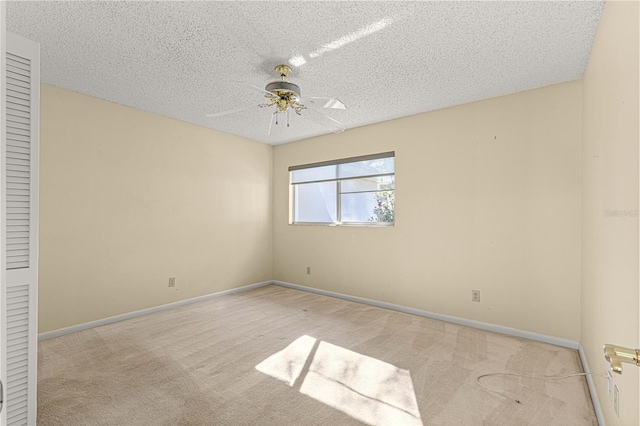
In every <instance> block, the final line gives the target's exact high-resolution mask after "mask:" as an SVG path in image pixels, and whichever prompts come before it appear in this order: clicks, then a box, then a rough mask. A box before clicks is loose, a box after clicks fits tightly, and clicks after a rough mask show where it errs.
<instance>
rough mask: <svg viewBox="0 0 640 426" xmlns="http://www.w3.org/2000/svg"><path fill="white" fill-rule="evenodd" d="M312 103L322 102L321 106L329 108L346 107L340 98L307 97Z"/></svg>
mask: <svg viewBox="0 0 640 426" xmlns="http://www.w3.org/2000/svg"><path fill="white" fill-rule="evenodd" d="M308 99H309V100H310V101H311V102H312V103H314V104H322V107H323V108H331V109H347V106H346V105H345V104H344V102H342V101H341V100H340V99H337V98H324V97H313V96H312V97H309V98H308Z"/></svg>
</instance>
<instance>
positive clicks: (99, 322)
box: [38, 281, 272, 340]
mask: <svg viewBox="0 0 640 426" xmlns="http://www.w3.org/2000/svg"><path fill="white" fill-rule="evenodd" d="M269 284H272V282H271V281H262V282H259V283H255V284H249V285H245V286H242V287H236V288H232V289H229V290H223V291H219V292H217V293H211V294H205V295H204V296H198V297H194V298H191V299H185V300H178V301H177V302H172V303H167V304H166V305H160V306H154V307H153V308H147V309H141V310H139V311H133V312H129V313H126V314H122V315H116V316H113V317H108V318H103V319H99V320H96V321H91V322H86V323H84V324H78V325H72V326H71V327H65V328H60V329H58V330H53V331H47V332H45V333H40V334H39V335H38V340H45V339H52V338H54V337H60V336H64V335H65V334H70V333H75V332H76V331H82V330H88V329H90V328H94V327H100V326H102V325H107V324H112V323H114V322H119V321H124V320H128V319H131V318H136V317H140V316H143V315H148V314H152V313H154V312H159V311H164V310H167V309H172V308H177V307H178V306H183V305H189V304H191V303H197V302H202V301H205V300H209V299H215V298H217V297H222V296H226V295H228V294H234V293H240V292H243V291H247V290H252V289H254V288H259V287H264V286H266V285H269Z"/></svg>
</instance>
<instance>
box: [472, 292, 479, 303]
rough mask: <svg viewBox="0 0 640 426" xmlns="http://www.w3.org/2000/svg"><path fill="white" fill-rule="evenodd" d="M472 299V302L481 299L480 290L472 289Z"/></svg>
mask: <svg viewBox="0 0 640 426" xmlns="http://www.w3.org/2000/svg"><path fill="white" fill-rule="evenodd" d="M471 301H472V302H479V301H480V290H471Z"/></svg>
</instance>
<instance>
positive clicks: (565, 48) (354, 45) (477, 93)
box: [7, 1, 603, 145]
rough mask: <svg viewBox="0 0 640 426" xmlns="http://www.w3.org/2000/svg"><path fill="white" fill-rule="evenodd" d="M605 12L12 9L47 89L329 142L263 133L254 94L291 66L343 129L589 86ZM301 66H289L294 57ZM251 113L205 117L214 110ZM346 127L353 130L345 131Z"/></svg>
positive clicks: (589, 6) (419, 6)
mask: <svg viewBox="0 0 640 426" xmlns="http://www.w3.org/2000/svg"><path fill="white" fill-rule="evenodd" d="M602 8H603V2H601V1H558V2H556V1H525V2H515V1H499V2H490V1H470V2H454V1H445V2H395V1H394V2H351V1H341V2H191V1H182V2H174V1H161V2H139V1H117V2H84V1H83V2H30V1H29V2H7V26H8V29H9V31H11V32H14V33H17V34H20V35H22V36H25V37H27V38H29V39H32V40H36V41H38V42H40V44H41V52H42V54H41V61H42V65H41V69H42V71H41V73H42V81H43V82H44V83H47V84H51V85H54V86H58V87H62V88H65V89H69V90H73V91H77V92H81V93H85V94H87V95H91V96H95V97H98V98H102V99H107V100H109V101H112V102H117V103H119V104H123V105H128V106H131V107H134V108H138V109H141V110H145V111H150V112H154V113H157V114H160V115H164V116H167V117H172V118H176V119H179V120H183V121H186V122H189V123H194V124H197V125H200V126H204V127H208V128H211V129H216V130H220V131H223V132H227V133H232V134H235V135H238V136H242V137H245V138H248V139H253V140H256V141H261V142H265V143H268V144H273V145H275V144H280V143H286V142H291V141H296V140H300V139H305V138H309V137H312V136H316V135H320V134H324V133H329V132H330V130H329V129H327V128H325V127H323V126H320V125H319V124H317V123H316V122H314V121H311V120H309V118H308V117H305V116H302V117H296V116H293V117H291V127H289V128H286V127H284V126H283V125H282V123H280V125H278V126H277V127H274V129H273V131H272V134H271V135H270V136H268V135H267V131H268V128H269V123H270V118H271V113H270V111H269V110H267V109H262V108H259V107H258V106H257V105H258V104H260V103H262V102H263V100H264V98H262V97H261V95H260V93H258V92H257V91H252V90H248V89H247V88H246V87H242V86H238V85H236V84H233V83H232V81H241V82H247V83H251V84H253V85H255V86H259V87H264V86H265V84H266V83H268V82H270V81H272V80H276V79H277V78H276V77H277V76H276V74H275V72H274V67H275V66H276V65H278V64H280V63H286V64H289V65H291V66H292V68H293V71H292V74H291V75H290V76H289V80H290V81H293V82H295V83H296V84H298V85H299V86H300V87H301V89H302V97H303V101H304V102H308V101H309V100H308V99H306V101H305V99H304V98H305V97H307V96H319V97H322V96H327V97H336V98H338V99H340V100H341V101H342V102H344V103H345V104H346V105H347V107H348V109H347V110H337V109H324V110H323V111H324V112H325V113H326V114H327V115H329V116H331V117H333V118H334V119H336V120H339V121H340V122H342V123H344V125H345V126H346V128H347V129H350V128H354V127H358V126H363V125H366V124H371V123H376V122H381V121H385V120H390V119H393V118H397V117H403V116H407V115H412V114H417V113H421V112H425V111H431V110H435V109H440V108H445V107H449V106H453V105H459V104H463V103H467V102H471V101H475V100H480V99H486V98H491V97H495V96H500V95H504V94H508V93H513V92H518V91H522V90H527V89H532V88H535V87H541V86H546V85H549V84H554V83H558V82H562V81H567V80H572V79H575V78H579V77H581V76H582V74H583V72H584V69H585V67H586V64H587V59H588V55H589V52H590V50H591V44H592V42H593V38H594V35H595V31H596V28H597V25H598V22H599V19H600V15H601V12H602ZM293 58H297V59H298V60H299V59H300V58H304V60H305V61H306V63H304V64H303V65H299V66H293V65H292V64H291V62H294V63H295V59H293ZM247 105H255V108H251V109H249V110H246V111H244V112H239V113H236V114H231V115H227V116H222V117H215V118H208V117H206V114H207V113H216V112H220V111H224V110H228V109H234V108H239V107H243V106H247ZM348 131H349V130H347V132H348Z"/></svg>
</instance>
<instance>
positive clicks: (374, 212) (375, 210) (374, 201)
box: [340, 190, 395, 223]
mask: <svg viewBox="0 0 640 426" xmlns="http://www.w3.org/2000/svg"><path fill="white" fill-rule="evenodd" d="M340 202H341V207H342V222H344V223H351V222H360V223H367V222H368V223H375V222H391V223H393V222H394V219H395V212H394V209H395V191H392V190H386V191H385V190H382V191H375V192H360V193H355V194H342V195H340Z"/></svg>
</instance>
